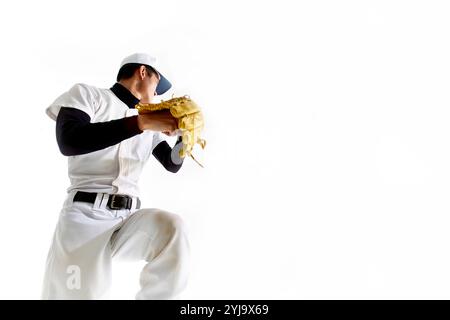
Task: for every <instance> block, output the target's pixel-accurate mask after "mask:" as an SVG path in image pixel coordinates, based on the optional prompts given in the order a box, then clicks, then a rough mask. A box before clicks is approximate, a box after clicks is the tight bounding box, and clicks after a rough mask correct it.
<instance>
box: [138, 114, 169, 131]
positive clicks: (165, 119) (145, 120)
mask: <svg viewBox="0 0 450 320" xmlns="http://www.w3.org/2000/svg"><path fill="white" fill-rule="evenodd" d="M138 126H139V129H141V130H142V131H144V130H152V131H159V132H163V133H166V134H169V135H172V134H173V133H174V132H175V130H176V129H178V121H177V119H176V118H174V117H173V116H172V114H171V113H170V111H169V110H162V111H155V112H151V113H145V114H139V115H138Z"/></svg>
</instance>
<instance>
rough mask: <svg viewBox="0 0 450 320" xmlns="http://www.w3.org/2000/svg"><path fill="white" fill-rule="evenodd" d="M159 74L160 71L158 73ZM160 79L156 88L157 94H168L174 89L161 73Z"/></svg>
mask: <svg viewBox="0 0 450 320" xmlns="http://www.w3.org/2000/svg"><path fill="white" fill-rule="evenodd" d="M158 73H159V71H158ZM159 75H160V77H161V78H160V79H159V83H158V86H157V87H156V94H157V95H161V94H164V93H166V92H167V91H168V90H169V89H170V88H172V84H171V83H170V82H169V80H167V79H166V78H165V77H164V76H163V75H162V74H161V73H159Z"/></svg>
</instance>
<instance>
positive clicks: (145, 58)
mask: <svg viewBox="0 0 450 320" xmlns="http://www.w3.org/2000/svg"><path fill="white" fill-rule="evenodd" d="M130 63H139V64H143V65H146V66H149V67H152V68H153V69H155V71H156V72H158V74H159V76H160V80H159V83H158V86H157V87H156V93H157V94H158V95H161V94H163V93H165V92H167V90H169V89H170V88H171V87H172V84H171V83H170V82H169V80H167V79H166V78H165V77H164V76H163V75H162V74H161V72H159V70H158V69H159V68H158V67H157V66H158V64H157V62H156V58H155V57H153V56H151V55H149V54H147V53H134V54H132V55H131V56H128V57H126V58H125V59H123V60H122V62H121V63H120V68H119V72H120V69H121V68H122V67H123V66H124V65H126V64H130ZM118 77H119V74H117V81H119V79H118Z"/></svg>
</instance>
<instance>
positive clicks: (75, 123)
mask: <svg viewBox="0 0 450 320" xmlns="http://www.w3.org/2000/svg"><path fill="white" fill-rule="evenodd" d="M90 121H91V118H90V116H89V115H88V114H87V113H85V112H84V111H81V110H79V109H76V108H69V107H61V109H60V111H59V113H58V116H57V118H56V140H57V142H58V147H59V150H60V151H61V153H62V154H63V155H65V156H75V155H81V154H86V153H90V152H94V151H98V150H101V149H104V148H107V147H110V146H112V145H115V144H117V143H119V142H121V141H122V140H125V139H128V138H131V137H133V136H135V135H137V134H140V133H142V132H143V131H142V130H140V129H139V126H138V123H137V116H131V117H125V118H121V119H117V120H111V121H106V122H96V123H91V122H90ZM178 143H182V142H181V137H179V138H178V140H177V142H176V144H178ZM152 153H153V155H154V156H155V158H156V159H157V160H158V161H159V162H160V163H161V164H162V165H163V166H164V168H166V170H168V171H170V172H174V173H175V172H177V171H178V170H180V168H181V166H182V162H181V163H179V164H176V163H174V162H173V161H172V157H171V154H172V148H171V147H170V146H169V144H168V143H167V141H161V142H160V143H159V144H158V145H157V146H156V147H155V148H154V149H153V152H152Z"/></svg>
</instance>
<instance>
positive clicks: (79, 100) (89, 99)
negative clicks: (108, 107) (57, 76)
mask: <svg viewBox="0 0 450 320" xmlns="http://www.w3.org/2000/svg"><path fill="white" fill-rule="evenodd" d="M99 98H100V96H99V94H98V92H97V89H96V88H95V87H92V86H89V85H86V84H82V83H77V84H75V85H74V86H73V87H72V88H70V90H69V91H67V92H65V93H63V94H62V95H60V96H59V97H58V98H56V100H55V101H54V102H53V103H52V104H51V105H50V106H49V107H48V108H47V109H46V110H45V111H46V114H47V115H48V116H49V117H50V118H51V119H53V120H55V121H56V118H57V116H58V113H59V110H60V109H61V107H69V108H76V109H79V110H81V111H84V112H86V113H87V114H88V115H89V117H91V119H92V118H93V117H94V114H95V112H96V110H98V108H99Z"/></svg>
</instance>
